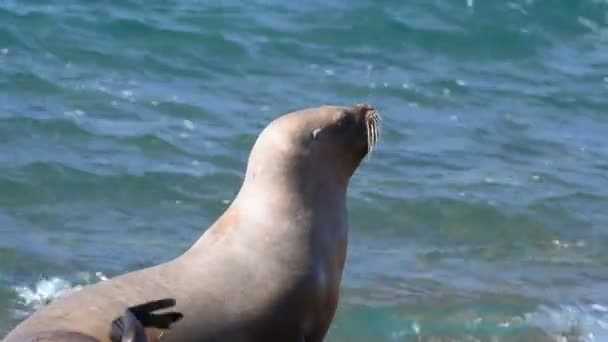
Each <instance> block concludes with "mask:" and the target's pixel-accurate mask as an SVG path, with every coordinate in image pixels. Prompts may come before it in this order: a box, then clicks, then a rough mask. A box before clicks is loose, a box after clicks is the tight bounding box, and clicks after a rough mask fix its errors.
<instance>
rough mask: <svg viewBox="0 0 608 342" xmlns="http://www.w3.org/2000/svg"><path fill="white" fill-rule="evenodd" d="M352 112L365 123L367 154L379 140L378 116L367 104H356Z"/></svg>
mask: <svg viewBox="0 0 608 342" xmlns="http://www.w3.org/2000/svg"><path fill="white" fill-rule="evenodd" d="M353 112H354V113H355V115H357V116H359V117H360V119H361V120H363V122H365V128H366V129H365V133H366V135H367V153H368V154H369V153H371V152H372V150H373V149H374V147H376V145H377V144H378V141H379V139H380V114H378V111H376V109H375V108H374V107H372V106H370V105H367V104H356V105H355V106H353Z"/></svg>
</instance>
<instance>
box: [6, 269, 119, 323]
mask: <svg viewBox="0 0 608 342" xmlns="http://www.w3.org/2000/svg"><path fill="white" fill-rule="evenodd" d="M107 279H108V278H107V277H106V276H105V275H104V274H103V273H101V272H96V273H95V274H94V275H93V274H91V273H88V272H83V273H79V274H77V276H76V280H75V281H74V282H70V281H68V280H65V279H61V278H59V277H51V278H42V279H40V280H39V281H38V282H37V283H36V284H35V285H34V287H29V286H15V287H14V290H15V292H17V295H18V296H19V299H20V302H21V303H22V304H23V305H24V306H26V308H28V309H30V310H36V309H38V308H39V307H42V306H44V305H47V304H49V303H51V302H52V301H53V300H55V299H56V298H59V297H61V296H64V295H66V294H68V293H71V292H73V291H78V290H80V289H81V288H82V287H83V286H84V285H88V284H94V283H96V282H99V281H104V280H107ZM20 313H22V314H27V313H28V312H20Z"/></svg>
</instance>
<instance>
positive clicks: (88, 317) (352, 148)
mask: <svg viewBox="0 0 608 342" xmlns="http://www.w3.org/2000/svg"><path fill="white" fill-rule="evenodd" d="M345 113H348V115H346V114H345ZM374 113H375V112H374V111H373V110H372V109H371V108H370V107H367V106H358V107H357V106H356V107H354V108H344V107H320V108H313V109H308V110H304V111H300V112H295V113H291V114H288V115H286V116H283V117H281V118H279V119H277V120H275V121H273V122H272V123H271V124H270V125H269V126H268V127H267V128H266V129H265V130H264V131H263V132H262V133H261V134H260V136H259V137H258V139H257V141H256V144H255V145H254V147H253V149H252V152H251V155H250V158H249V162H248V167H247V173H246V176H245V180H244V182H243V185H242V187H241V189H240V191H239V194H238V195H237V196H236V198H235V199H234V201H233V202H232V204H231V205H230V207H229V208H228V209H227V210H226V211H225V212H224V213H223V215H222V216H221V217H220V218H219V219H218V220H217V221H216V222H215V223H214V224H213V225H212V226H211V227H210V228H209V229H208V230H207V231H206V232H205V233H204V234H203V235H202V236H201V238H200V239H199V240H198V241H197V242H196V243H195V244H194V246H192V248H190V249H189V250H188V251H186V252H185V253H184V254H182V255H181V256H179V257H177V258H176V259H174V260H171V261H169V262H166V263H163V264H160V265H157V266H153V267H149V268H146V269H142V270H138V271H134V272H130V273H127V274H124V275H121V276H117V277H115V278H112V279H110V280H107V281H103V282H100V283H97V284H95V285H92V286H88V287H86V288H84V289H82V290H79V291H77V292H74V293H72V294H70V295H67V296H65V297H64V298H60V299H57V300H56V301H54V302H53V303H51V304H50V305H48V306H47V307H44V308H41V309H40V310H38V311H37V312H36V313H34V314H33V315H32V316H31V317H29V318H28V319H26V320H25V321H24V322H22V323H21V324H20V325H19V326H18V327H17V328H16V329H15V330H14V331H12V332H11V333H10V334H9V335H8V336H7V339H6V340H5V341H6V342H17V341H20V340H19V336H20V335H21V334H24V333H25V334H32V333H36V332H41V331H46V330H48V329H50V328H52V329H53V330H66V331H75V332H80V333H83V334H86V335H90V336H94V337H95V338H98V339H99V340H100V341H109V331H110V322H111V321H112V320H113V319H115V318H116V317H117V316H119V315H121V314H122V313H123V312H124V310H125V308H126V307H129V306H132V305H136V304H138V303H142V302H147V301H152V300H155V299H157V298H159V297H166V298H174V299H175V301H176V306H175V308H174V310H175V311H177V312H179V313H181V314H182V315H183V319H181V321H179V322H177V323H176V324H175V325H174V326H173V327H172V328H171V329H170V330H168V331H161V330H155V329H146V331H147V334H148V338H149V339H150V341H151V342H152V341H156V340H157V338H158V337H159V336H160V337H161V339H162V341H169V342H189V341H197V342H210V341H228V342H233V341H234V342H257V341H307V342H315V341H322V340H323V338H324V336H325V334H326V332H327V330H328V328H329V325H330V323H331V321H332V319H333V316H334V313H335V310H336V307H337V303H338V297H339V287H340V281H341V277H342V270H343V267H344V263H345V259H346V248H347V235H348V234H347V233H348V222H347V211H346V190H347V186H348V181H349V179H350V176H351V175H352V174H353V173H354V171H355V170H356V168H357V167H358V165H359V163H360V161H361V160H362V159H363V157H364V156H365V155H366V153H367V152H368V149H369V148H370V146H369V135H370V133H369V130H370V126H369V125H370V124H369V122H368V121H370V120H371V119H369V116H370V115H375V114H374ZM350 116H352V118H350ZM338 120H342V121H338ZM351 121H352V122H351ZM336 122H338V124H336ZM351 126H352V127H351ZM336 127H337V128H336ZM345 127H346V128H345ZM361 127H363V128H361ZM319 132H320V133H319ZM311 137H312V138H311ZM353 139H354V140H353ZM351 140H352V141H351ZM325 145H328V147H327V146H325ZM75 322H78V323H75Z"/></svg>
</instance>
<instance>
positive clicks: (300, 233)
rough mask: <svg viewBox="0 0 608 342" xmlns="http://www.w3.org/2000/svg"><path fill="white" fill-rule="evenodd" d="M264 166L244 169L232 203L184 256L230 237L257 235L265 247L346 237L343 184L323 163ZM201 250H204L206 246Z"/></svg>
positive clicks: (243, 239)
mask: <svg viewBox="0 0 608 342" xmlns="http://www.w3.org/2000/svg"><path fill="white" fill-rule="evenodd" d="M264 165H265V166H264V167H255V166H253V167H250V168H249V169H248V172H247V174H246V177H245V180H244V182H243V185H242V187H241V189H240V191H239V193H238V194H237V196H236V197H235V199H234V201H233V202H232V204H231V205H230V206H229V207H228V208H227V209H226V211H225V212H224V213H223V214H222V215H221V216H220V217H219V218H218V219H217V221H216V222H215V223H214V224H213V225H212V226H211V227H210V228H209V229H208V230H207V231H206V232H205V233H204V234H203V236H202V237H201V238H200V239H199V241H197V242H196V243H195V244H194V245H193V246H192V248H191V249H190V251H189V252H193V251H195V250H196V249H197V245H202V241H208V240H216V241H221V240H223V239H225V238H226V237H227V236H229V235H230V234H239V235H243V236H251V237H252V238H256V239H257V235H258V234H259V232H261V231H264V232H265V238H266V239H267V241H268V242H269V244H272V243H273V241H284V240H290V239H295V240H298V241H308V242H309V244H311V245H313V244H315V245H319V241H328V240H330V241H331V240H334V239H336V238H339V239H342V238H344V239H346V234H347V229H348V224H347V215H346V188H347V186H348V180H345V181H339V180H337V179H336V174H335V173H333V172H332V169H331V166H330V165H328V164H323V163H315V164H310V165H311V167H310V168H308V167H304V166H303V165H293V166H292V165H288V164H281V163H276V164H264ZM312 165H316V166H315V167H312ZM326 165H327V166H326ZM326 168H327V169H326ZM257 240H258V241H259V240H260V239H257ZM240 241H247V239H246V238H242V239H240ZM294 245H298V244H294ZM205 246H206V248H209V244H207V243H206V244H205ZM257 246H258V247H259V246H261V244H259V243H258V244H257ZM303 248H307V247H306V246H303ZM201 252H203V253H204V251H201Z"/></svg>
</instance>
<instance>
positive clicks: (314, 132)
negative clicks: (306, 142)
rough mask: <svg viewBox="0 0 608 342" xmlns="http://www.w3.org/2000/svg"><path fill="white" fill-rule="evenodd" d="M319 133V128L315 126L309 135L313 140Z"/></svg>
mask: <svg viewBox="0 0 608 342" xmlns="http://www.w3.org/2000/svg"><path fill="white" fill-rule="evenodd" d="M319 133H321V128H315V130H314V131H312V133H311V135H312V138H313V140H314V139H317V136H318V135H319Z"/></svg>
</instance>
